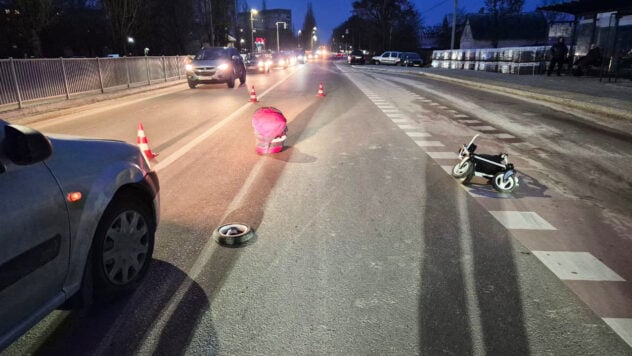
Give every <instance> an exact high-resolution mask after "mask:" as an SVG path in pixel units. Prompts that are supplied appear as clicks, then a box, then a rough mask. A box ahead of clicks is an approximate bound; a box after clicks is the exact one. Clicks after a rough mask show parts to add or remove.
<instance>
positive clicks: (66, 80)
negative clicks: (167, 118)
mask: <svg viewBox="0 0 632 356" xmlns="http://www.w3.org/2000/svg"><path fill="white" fill-rule="evenodd" d="M185 59H186V57H185V56H169V57H165V56H162V57H123V58H55V59H13V58H9V59H0V106H4V105H10V104H17V106H18V108H22V107H23V104H24V103H25V102H28V101H36V100H42V99H51V98H60V97H65V98H66V99H70V98H71V97H72V96H73V95H77V94H85V93H90V92H95V93H99V92H100V93H105V92H106V91H107V90H116V89H124V88H131V87H138V86H143V85H152V84H157V83H164V82H167V81H170V80H178V79H182V78H184V77H185V71H184V64H185Z"/></svg>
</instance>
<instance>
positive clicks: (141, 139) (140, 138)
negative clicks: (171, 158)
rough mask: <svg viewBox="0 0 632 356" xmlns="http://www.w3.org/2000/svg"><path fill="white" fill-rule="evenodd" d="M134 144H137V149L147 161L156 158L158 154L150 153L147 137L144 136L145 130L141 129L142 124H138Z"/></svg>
mask: <svg viewBox="0 0 632 356" xmlns="http://www.w3.org/2000/svg"><path fill="white" fill-rule="evenodd" d="M136 143H138V147H139V148H140V150H141V151H142V152H143V154H144V155H145V157H147V159H153V158H154V157H157V156H158V153H153V152H151V148H149V142H148V141H147V136H145V129H144V128H143V124H142V123H140V122H139V123H138V135H137V138H136Z"/></svg>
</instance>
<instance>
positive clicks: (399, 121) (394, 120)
mask: <svg viewBox="0 0 632 356" xmlns="http://www.w3.org/2000/svg"><path fill="white" fill-rule="evenodd" d="M391 121H393V122H394V123H396V124H404V123H407V122H410V121H409V120H408V119H392V120H391Z"/></svg>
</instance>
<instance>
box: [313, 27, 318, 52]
mask: <svg viewBox="0 0 632 356" xmlns="http://www.w3.org/2000/svg"><path fill="white" fill-rule="evenodd" d="M316 30H317V28H316V26H314V29H313V30H312V51H313V50H314V41H316V40H317V37H316Z"/></svg>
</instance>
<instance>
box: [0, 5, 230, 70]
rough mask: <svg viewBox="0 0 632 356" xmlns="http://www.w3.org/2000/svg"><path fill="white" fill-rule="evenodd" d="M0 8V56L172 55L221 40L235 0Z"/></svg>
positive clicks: (227, 27)
mask: <svg viewBox="0 0 632 356" xmlns="http://www.w3.org/2000/svg"><path fill="white" fill-rule="evenodd" d="M0 11H1V12H0V33H2V34H3V35H2V36H0V57H15V58H23V57H60V56H63V57H94V56H105V55H107V54H110V53H116V54H119V55H121V56H123V55H143V54H145V48H148V49H149V52H148V54H150V55H177V54H187V53H191V52H192V51H195V50H196V49H197V48H199V46H200V45H201V44H203V43H209V44H214V45H226V43H227V39H228V34H229V33H230V32H231V31H233V30H234V29H233V26H234V18H235V17H234V13H235V0H212V1H211V0H0ZM211 12H212V14H213V16H211V15H210V14H211Z"/></svg>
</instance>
